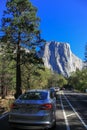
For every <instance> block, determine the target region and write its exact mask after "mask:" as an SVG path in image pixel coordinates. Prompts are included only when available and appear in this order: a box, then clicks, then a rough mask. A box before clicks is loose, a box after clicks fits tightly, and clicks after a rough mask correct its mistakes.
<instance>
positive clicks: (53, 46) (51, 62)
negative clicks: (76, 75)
mask: <svg viewBox="0 0 87 130" xmlns="http://www.w3.org/2000/svg"><path fill="white" fill-rule="evenodd" d="M39 57H42V58H43V61H44V65H45V67H47V68H49V69H51V70H52V71H54V72H57V73H59V74H62V75H64V76H66V77H67V76H70V75H71V73H72V72H74V71H76V69H79V70H81V69H82V68H83V61H82V60H81V59H80V58H78V57H77V56H75V55H74V54H73V53H72V51H71V49H70V45H69V44H68V43H61V42H55V41H51V42H47V43H46V44H45V46H43V47H42V48H41V50H40V51H39Z"/></svg>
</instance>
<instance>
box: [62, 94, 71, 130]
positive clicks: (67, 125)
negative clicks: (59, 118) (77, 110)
mask: <svg viewBox="0 0 87 130" xmlns="http://www.w3.org/2000/svg"><path fill="white" fill-rule="evenodd" d="M60 101H61V106H62V110H63V115H64V119H65V123H66V129H67V130H70V127H69V123H68V120H67V116H66V113H65V110H64V106H63V102H62V99H61V95H60Z"/></svg>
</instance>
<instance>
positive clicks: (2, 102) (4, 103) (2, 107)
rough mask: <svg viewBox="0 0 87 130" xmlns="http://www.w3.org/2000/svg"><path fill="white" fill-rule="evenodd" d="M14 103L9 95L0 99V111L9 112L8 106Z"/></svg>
mask: <svg viewBox="0 0 87 130" xmlns="http://www.w3.org/2000/svg"><path fill="white" fill-rule="evenodd" d="M13 101H14V97H13V96H11V95H9V96H6V97H5V99H1V97H0V111H1V112H2V111H9V110H10V105H11V104H12V102H13Z"/></svg>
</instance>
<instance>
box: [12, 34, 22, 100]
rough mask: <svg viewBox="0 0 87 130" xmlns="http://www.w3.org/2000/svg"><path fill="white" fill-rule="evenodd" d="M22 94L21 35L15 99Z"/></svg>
mask: <svg viewBox="0 0 87 130" xmlns="http://www.w3.org/2000/svg"><path fill="white" fill-rule="evenodd" d="M21 94H22V90H21V67H20V34H19V41H18V44H17V61H16V93H15V95H14V96H15V98H18V97H19V96H20V95H21Z"/></svg>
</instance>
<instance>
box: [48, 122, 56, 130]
mask: <svg viewBox="0 0 87 130" xmlns="http://www.w3.org/2000/svg"><path fill="white" fill-rule="evenodd" d="M55 128H56V120H55V122H54V124H53V126H52V127H51V128H49V130H55Z"/></svg>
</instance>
